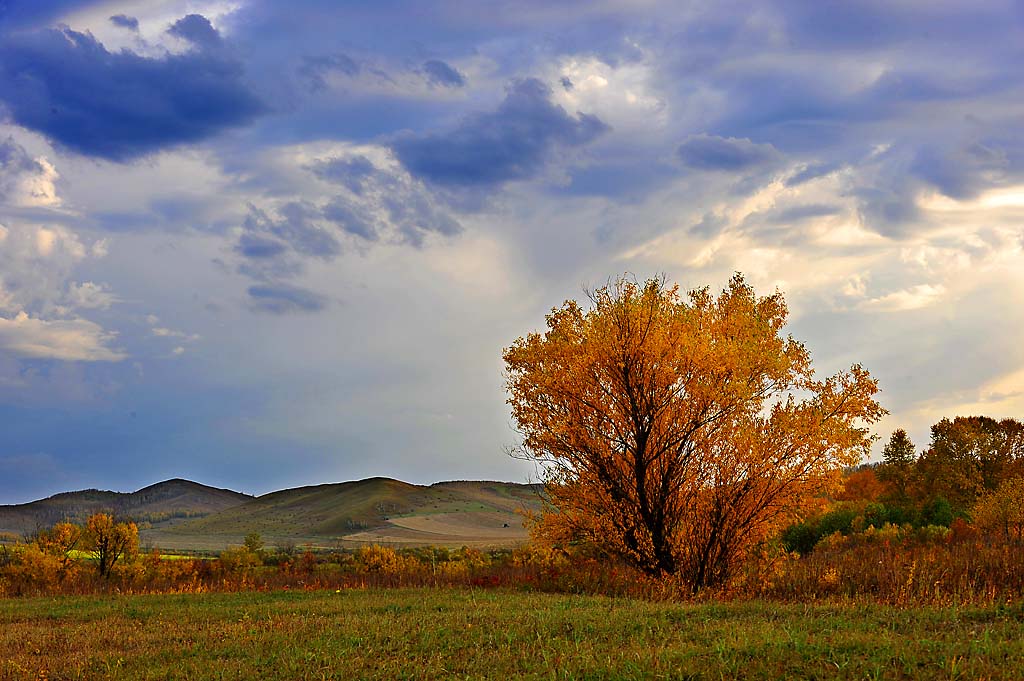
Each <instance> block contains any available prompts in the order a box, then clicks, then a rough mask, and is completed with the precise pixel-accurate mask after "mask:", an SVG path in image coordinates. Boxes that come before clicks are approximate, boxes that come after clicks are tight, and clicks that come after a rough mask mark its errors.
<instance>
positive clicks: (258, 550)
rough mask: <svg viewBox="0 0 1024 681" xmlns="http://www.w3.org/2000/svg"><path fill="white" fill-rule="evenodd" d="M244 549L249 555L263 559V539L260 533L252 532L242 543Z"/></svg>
mask: <svg viewBox="0 0 1024 681" xmlns="http://www.w3.org/2000/svg"><path fill="white" fill-rule="evenodd" d="M242 548H244V549H245V550H246V551H248V552H249V553H251V554H253V555H255V556H258V557H260V558H262V557H263V537H261V536H260V533H259V532H250V533H249V534H247V535H245V539H244V540H243V542H242Z"/></svg>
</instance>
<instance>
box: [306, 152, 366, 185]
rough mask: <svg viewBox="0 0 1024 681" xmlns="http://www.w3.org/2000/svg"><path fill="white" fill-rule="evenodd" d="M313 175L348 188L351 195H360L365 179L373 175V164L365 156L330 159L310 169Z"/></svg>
mask: <svg viewBox="0 0 1024 681" xmlns="http://www.w3.org/2000/svg"><path fill="white" fill-rule="evenodd" d="M310 170H311V171H312V172H313V174H314V175H316V176H317V177H319V178H320V179H321V180H324V181H326V182H333V183H336V184H340V185H343V186H345V187H346V188H348V190H349V191H351V192H352V193H353V194H362V193H363V185H364V183H365V182H366V180H367V178H369V177H370V176H371V175H373V173H374V171H375V168H374V165H373V163H372V162H371V161H370V160H369V159H368V158H366V157H365V156H353V157H351V158H332V159H328V160H326V161H321V162H319V163H316V164H314V165H313V166H311V167H310Z"/></svg>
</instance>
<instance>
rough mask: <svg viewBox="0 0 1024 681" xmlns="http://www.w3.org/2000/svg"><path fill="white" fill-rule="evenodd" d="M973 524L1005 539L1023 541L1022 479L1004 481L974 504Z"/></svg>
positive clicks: (1023, 495)
mask: <svg viewBox="0 0 1024 681" xmlns="http://www.w3.org/2000/svg"><path fill="white" fill-rule="evenodd" d="M971 516H972V517H973V519H974V524H975V525H977V526H978V527H979V528H981V529H983V530H987V531H989V532H996V533H998V534H1001V535H1003V537H1004V538H1005V539H1015V540H1017V541H1021V540H1022V539H1024V477H1014V478H1009V479H1008V480H1004V481H1003V482H1002V483H1001V484H1000V485H999V487H998V488H996V490H995V491H994V492H991V493H989V494H987V495H985V496H984V497H982V498H981V499H980V500H978V503H977V504H975V506H974V509H973V511H972V513H971Z"/></svg>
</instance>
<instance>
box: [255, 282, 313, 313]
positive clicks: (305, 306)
mask: <svg viewBox="0 0 1024 681" xmlns="http://www.w3.org/2000/svg"><path fill="white" fill-rule="evenodd" d="M248 293H249V307H250V309H252V310H253V311H256V312H268V313H271V314H278V315H281V314H290V313H294V312H319V311H320V310H323V309H324V308H325V307H326V306H327V299H326V298H325V297H324V296H322V295H320V294H319V293H314V292H313V291H309V290H307V289H304V288H299V287H298V286H290V285H288V284H260V285H258V286H250V287H249V289H248Z"/></svg>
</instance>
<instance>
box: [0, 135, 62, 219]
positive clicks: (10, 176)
mask: <svg viewBox="0 0 1024 681" xmlns="http://www.w3.org/2000/svg"><path fill="white" fill-rule="evenodd" d="M57 178H58V174H57V171H56V169H55V168H54V167H53V166H52V165H50V163H49V162H48V161H47V160H46V159H45V158H42V157H40V158H32V157H30V156H29V155H28V152H26V151H25V149H24V147H22V146H21V145H20V144H18V143H17V142H15V141H14V139H13V138H11V137H8V138H7V139H6V140H3V141H0V203H8V204H12V205H16V206H53V205H56V204H58V203H59V202H60V201H59V200H58V199H57V188H56V185H55V182H56V180H57Z"/></svg>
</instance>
